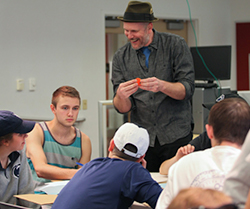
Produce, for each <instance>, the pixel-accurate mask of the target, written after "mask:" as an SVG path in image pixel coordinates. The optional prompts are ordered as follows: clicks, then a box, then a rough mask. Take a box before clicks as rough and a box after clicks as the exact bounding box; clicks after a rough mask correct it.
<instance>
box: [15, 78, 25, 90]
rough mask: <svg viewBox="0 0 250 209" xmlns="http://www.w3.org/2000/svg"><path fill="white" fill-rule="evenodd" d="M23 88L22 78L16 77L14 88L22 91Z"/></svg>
mask: <svg viewBox="0 0 250 209" xmlns="http://www.w3.org/2000/svg"><path fill="white" fill-rule="evenodd" d="M23 89H24V81H23V79H22V78H19V79H16V90H17V91H22V90H23Z"/></svg>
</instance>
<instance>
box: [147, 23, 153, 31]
mask: <svg viewBox="0 0 250 209" xmlns="http://www.w3.org/2000/svg"><path fill="white" fill-rule="evenodd" d="M148 30H153V23H151V22H150V23H149V24H148Z"/></svg>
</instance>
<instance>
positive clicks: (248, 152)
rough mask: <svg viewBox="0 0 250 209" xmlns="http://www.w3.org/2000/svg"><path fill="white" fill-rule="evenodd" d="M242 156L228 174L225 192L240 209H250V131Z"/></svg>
mask: <svg viewBox="0 0 250 209" xmlns="http://www.w3.org/2000/svg"><path fill="white" fill-rule="evenodd" d="M241 150H242V151H241V154H240V156H239V158H238V159H237V161H236V162H235V164H234V166H233V168H232V170H231V171H230V172H229V173H228V174H227V176H226V180H225V183H224V187H223V191H224V192H225V193H226V194H227V195H229V196H230V197H232V199H233V201H234V202H235V203H237V204H238V205H239V208H240V209H243V208H245V209H249V208H250V172H249V171H250V131H249V132H248V134H247V137H246V140H245V142H244V144H243V146H242V149H241Z"/></svg>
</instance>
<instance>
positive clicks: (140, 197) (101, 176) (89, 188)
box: [52, 158, 162, 209]
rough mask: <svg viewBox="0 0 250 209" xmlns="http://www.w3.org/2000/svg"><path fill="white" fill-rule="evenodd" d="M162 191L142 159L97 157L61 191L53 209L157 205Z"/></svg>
mask: <svg viewBox="0 0 250 209" xmlns="http://www.w3.org/2000/svg"><path fill="white" fill-rule="evenodd" d="M161 191H162V188H161V187H160V186H159V184H158V183H157V182H156V181H154V180H153V179H152V178H151V175H150V173H149V172H148V170H146V169H145V168H143V166H142V165H141V164H140V163H137V162H131V161H123V160H120V159H116V158H97V159H95V160H92V161H90V162H89V163H87V164H85V165H84V166H83V167H82V168H81V169H80V170H79V171H78V172H77V173H76V174H75V176H74V177H73V178H72V179H71V180H70V181H69V183H68V184H67V185H66V186H65V187H64V188H63V189H62V191H61V192H60V193H59V195H58V197H57V199H56V201H55V202H54V204H53V206H52V209H56V208H60V209H64V208H65V209H66V208H74V209H78V208H79V209H84V208H94V209H99V208H100V209H103V208H109V209H125V208H126V209H127V208H128V207H130V206H131V205H132V203H133V201H137V202H140V203H142V202H147V203H148V204H149V205H150V206H151V207H152V208H155V205H156V202H157V199H158V197H159V195H160V193H161Z"/></svg>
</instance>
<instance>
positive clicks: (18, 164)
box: [0, 110, 35, 207]
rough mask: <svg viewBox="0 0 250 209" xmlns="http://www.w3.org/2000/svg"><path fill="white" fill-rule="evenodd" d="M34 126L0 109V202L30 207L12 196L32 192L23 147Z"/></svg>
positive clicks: (32, 187)
mask: <svg viewBox="0 0 250 209" xmlns="http://www.w3.org/2000/svg"><path fill="white" fill-rule="evenodd" d="M34 126H35V122H33V121H25V120H22V119H21V118H20V117H18V116H17V115H15V114H14V113H13V112H10V111H6V110H0V185H1V186H0V187H1V189H0V201H2V202H6V203H11V204H19V205H23V206H29V207H31V206H33V205H34V204H33V203H28V202H27V201H25V202H24V201H21V200H17V199H16V198H15V197H13V195H18V194H29V193H34V185H33V179H32V175H31V172H30V169H29V165H28V162H27V158H26V155H25V152H24V150H23V147H24V145H25V138H26V137H27V133H29V132H30V131H31V130H32V129H33V128H34Z"/></svg>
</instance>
